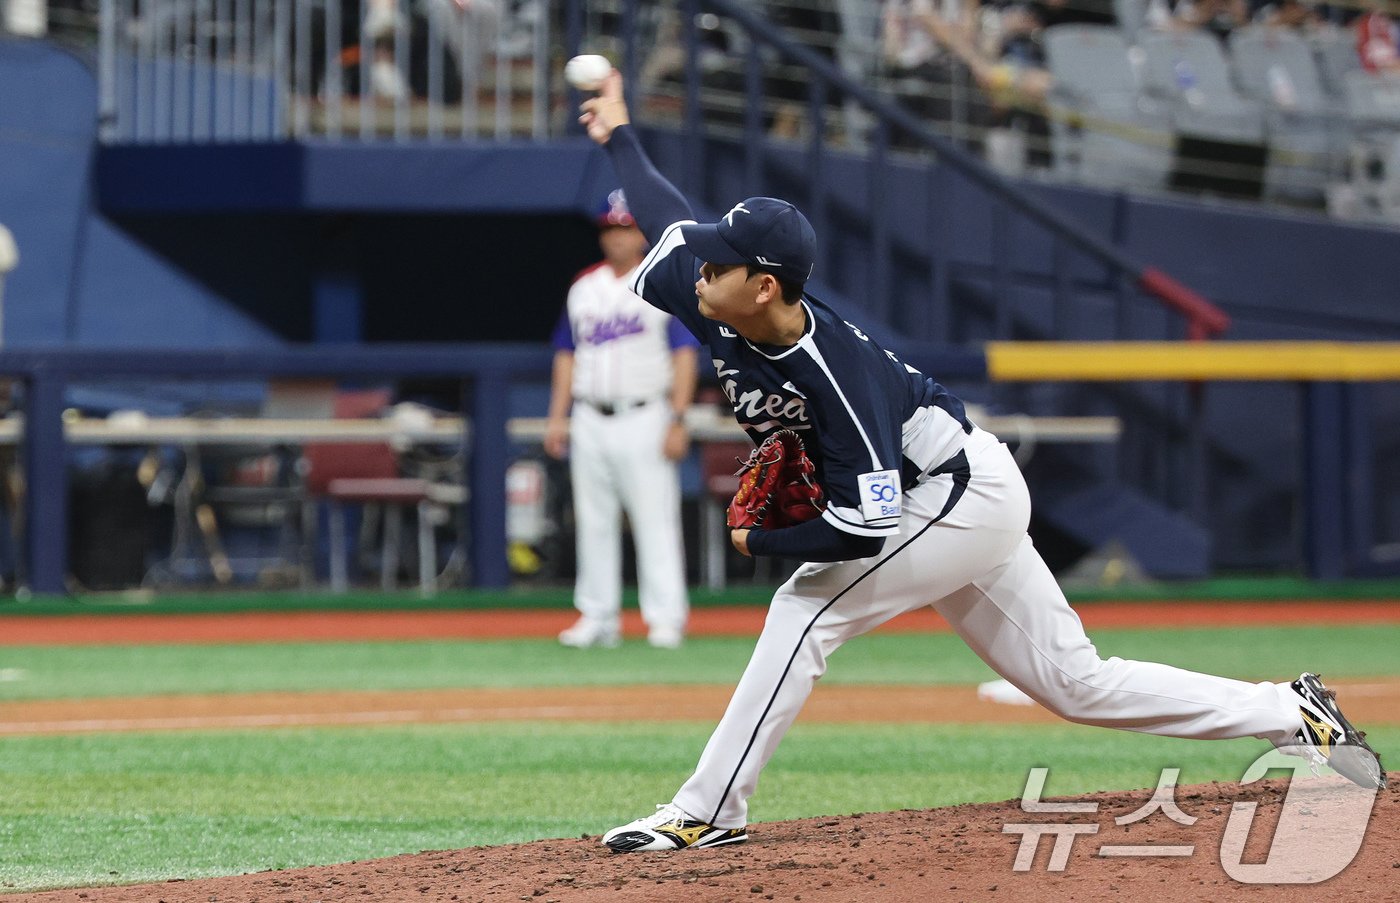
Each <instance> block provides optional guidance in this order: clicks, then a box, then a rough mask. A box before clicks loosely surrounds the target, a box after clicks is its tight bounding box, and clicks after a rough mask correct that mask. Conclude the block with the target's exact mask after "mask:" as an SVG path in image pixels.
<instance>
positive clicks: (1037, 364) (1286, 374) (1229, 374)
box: [987, 342, 1400, 382]
mask: <svg viewBox="0 0 1400 903" xmlns="http://www.w3.org/2000/svg"><path fill="white" fill-rule="evenodd" d="M987 375H988V376H989V377H990V378H991V379H993V380H997V381H1007V382H1015V381H1029V380H1065V381H1074V382H1079V381H1091V380H1099V381H1103V380H1178V379H1180V380H1290V381H1292V380H1320V381H1329V382H1331V381H1356V382H1378V381H1384V380H1400V342H989V343H988V344H987Z"/></svg>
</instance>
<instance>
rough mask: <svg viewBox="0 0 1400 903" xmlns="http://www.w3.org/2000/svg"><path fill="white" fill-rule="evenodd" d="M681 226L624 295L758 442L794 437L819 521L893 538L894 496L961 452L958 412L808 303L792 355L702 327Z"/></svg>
mask: <svg viewBox="0 0 1400 903" xmlns="http://www.w3.org/2000/svg"><path fill="white" fill-rule="evenodd" d="M682 222H689V220H687V221H682ZM681 224H682V223H680V222H678V223H674V224H672V225H671V226H670V227H669V228H666V229H665V230H664V231H663V232H662V234H661V236H660V239H659V240H658V241H656V242H655V243H654V245H653V248H652V250H651V253H650V254H648V256H647V258H646V260H645V261H643V263H642V265H641V266H640V267H638V269H637V271H636V273H635V275H634V276H633V282H632V289H633V291H635V292H636V293H637V294H639V295H641V296H642V297H643V298H645V299H646V300H647V301H648V302H650V303H651V304H654V305H656V306H657V307H659V308H661V309H662V310H665V311H666V312H668V313H671V314H673V315H675V317H676V319H677V320H679V321H680V322H681V323H683V324H684V325H685V326H686V327H687V328H688V329H690V330H691V332H693V333H694V334H695V337H696V338H698V339H699V340H700V341H702V342H704V343H705V344H706V345H708V346H709V347H710V351H711V354H712V357H713V359H714V365H715V373H716V374H717V375H718V376H719V381H720V386H721V387H722V388H723V390H724V393H725V395H726V396H727V397H728V399H729V402H730V404H731V405H732V406H733V408H734V416H735V417H736V418H737V419H738V421H739V425H740V426H741V427H743V428H744V430H745V431H746V432H747V433H748V434H749V436H750V438H752V439H753V440H754V442H755V443H756V444H757V443H759V442H762V441H763V439H764V438H765V437H766V436H767V435H768V434H770V433H772V432H774V431H775V430H778V429H782V428H788V429H792V430H795V431H796V432H797V433H798V435H800V436H802V438H803V442H804V444H805V445H806V448H807V452H808V454H809V455H810V456H811V458H812V461H813V463H815V464H816V467H817V479H818V481H819V482H820V484H821V486H822V488H823V489H824V490H825V492H826V495H827V500H828V507H827V510H826V514H825V515H824V517H825V519H826V521H827V522H828V523H830V524H831V525H832V526H834V527H836V528H838V529H839V530H842V531H843V532H846V533H850V534H855V535H859V536H886V535H889V534H891V533H893V532H895V530H896V528H897V526H898V523H899V517H900V513H901V505H902V498H903V492H904V491H905V490H907V489H908V488H910V486H911V485H912V484H913V483H914V482H916V481H917V480H918V479H920V478H921V477H922V476H924V475H926V474H928V473H929V472H930V471H933V470H935V469H937V467H938V466H939V465H940V464H943V463H944V462H945V461H947V460H948V459H949V458H951V457H953V456H954V455H956V454H957V453H958V452H959V451H961V449H962V446H963V438H964V436H965V435H966V434H967V433H968V432H970V431H971V424H970V423H969V422H968V420H967V418H966V415H965V414H964V411H963V405H962V402H960V401H959V400H958V399H957V398H956V397H955V396H953V395H952V394H950V393H949V392H948V391H947V390H946V389H944V388H943V387H942V386H940V385H939V384H938V383H936V382H934V381H933V380H932V379H929V378H928V377H926V376H924V375H923V374H922V373H920V372H919V371H918V370H916V369H914V368H913V367H910V366H908V365H907V364H904V363H901V362H900V361H899V360H898V359H897V358H896V357H895V356H894V355H893V354H891V353H890V352H888V351H886V350H885V349H883V348H881V347H880V346H879V345H878V344H877V343H875V342H874V341H873V340H872V339H870V337H869V336H867V335H865V334H864V333H863V332H861V331H860V329H859V328H857V327H856V326H854V325H853V324H851V323H849V322H846V321H845V320H842V319H841V317H839V316H838V315H837V314H836V313H835V312H834V311H832V310H831V309H830V308H829V307H827V306H825V305H824V304H822V303H821V302H820V301H818V300H816V299H815V298H812V297H811V296H804V297H803V299H802V301H801V302H800V303H801V304H802V305H803V306H804V308H805V309H806V313H807V330H806V333H805V334H804V335H803V337H802V338H801V339H800V340H799V341H798V342H797V344H795V345H791V346H786V347H776V346H764V345H761V344H757V343H754V342H750V341H749V340H747V339H745V338H744V337H743V336H740V335H738V334H737V333H736V332H735V331H734V330H733V329H731V328H730V327H728V326H726V325H724V324H723V323H721V322H719V321H717V320H711V319H708V318H707V317H705V316H704V315H702V314H701V313H700V311H699V308H698V306H697V299H696V296H695V282H696V280H697V279H698V278H699V269H700V261H698V260H696V258H695V256H694V255H693V254H692V253H691V252H690V251H689V250H688V249H687V247H686V245H685V243H684V241H683V240H682V239H681V235H680V231H679V229H678V228H677V227H678V226H679V225H681Z"/></svg>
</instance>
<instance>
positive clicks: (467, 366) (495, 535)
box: [0, 343, 552, 594]
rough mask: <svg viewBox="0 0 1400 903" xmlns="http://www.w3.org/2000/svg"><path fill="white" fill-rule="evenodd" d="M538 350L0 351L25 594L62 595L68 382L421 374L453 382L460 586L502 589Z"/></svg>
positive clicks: (544, 363)
mask: <svg viewBox="0 0 1400 903" xmlns="http://www.w3.org/2000/svg"><path fill="white" fill-rule="evenodd" d="M551 359H552V354H551V352H550V350H549V349H548V348H547V347H544V346H534V345H528V346H521V345H510V344H504V343H492V344H463V345H447V344H443V345H432V346H392V345H381V346H372V347H359V346H339V347H337V346H321V347H306V348H296V349H289V348H280V349H267V350H238V351H227V350H224V351H213V352H210V351H169V350H163V349H146V350H140V349H45V350H16V349H7V350H4V351H0V376H4V377H7V378H10V379H12V380H15V381H16V382H18V383H20V384H21V392H20V396H21V397H22V399H23V405H22V406H23V412H24V430H23V438H22V441H21V451H20V455H21V459H22V466H23V473H24V480H25V485H26V491H25V495H26V499H27V503H26V504H25V508H24V522H25V529H24V531H23V532H24V549H23V553H22V554H23V558H24V562H25V567H24V570H25V572H26V573H27V575H28V583H29V588H30V590H31V591H32V592H35V593H48V594H55V593H63V592H66V591H67V588H68V583H67V577H68V542H69V517H70V513H69V511H68V505H67V501H66V500H67V499H68V497H69V492H68V486H69V469H68V468H69V460H70V457H69V454H68V443H67V441H66V439H65V436H64V423H65V417H64V413H65V410H66V409H67V407H68V401H67V398H66V397H65V393H66V390H67V389H68V388H69V387H70V386H71V385H73V384H75V383H78V382H93V381H102V380H113V379H122V378H128V379H129V378H141V379H165V380H170V379H199V380H215V379H249V378H255V379H265V378H269V377H341V378H351V379H386V378H407V377H431V378H441V379H446V380H455V381H458V382H459V384H460V386H461V406H462V410H463V411H464V413H465V414H466V416H467V418H468V421H467V422H468V424H469V425H468V426H466V427H465V428H464V432H463V435H462V437H461V444H462V453H463V454H462V459H463V461H464V468H465V472H464V473H463V475H462V482H463V483H464V484H465V485H466V486H468V488H469V492H470V503H469V504H467V505H464V506H462V507H461V508H460V512H461V513H460V522H459V524H458V536H459V537H460V539H459V541H461V542H464V543H465V546H466V548H465V550H464V551H465V552H466V554H467V562H468V568H467V571H468V573H469V576H470V579H471V581H472V582H473V583H474V584H476V585H478V586H496V587H500V586H505V585H506V584H507V583H508V582H509V576H510V575H509V570H508V567H507V562H506V537H505V521H506V477H505V475H506V468H507V466H508V465H509V463H510V443H509V440H508V437H507V432H506V423H507V419H508V415H509V410H508V405H509V401H508V394H509V389H510V387H511V385H512V383H513V382H515V381H519V380H524V379H534V380H544V379H547V378H548V374H549V367H550V361H551Z"/></svg>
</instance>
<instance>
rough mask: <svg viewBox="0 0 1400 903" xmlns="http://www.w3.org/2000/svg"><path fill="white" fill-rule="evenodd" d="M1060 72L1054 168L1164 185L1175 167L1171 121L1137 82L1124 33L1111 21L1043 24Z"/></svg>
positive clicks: (1050, 62)
mask: <svg viewBox="0 0 1400 903" xmlns="http://www.w3.org/2000/svg"><path fill="white" fill-rule="evenodd" d="M1044 46H1045V56H1046V65H1047V66H1048V67H1049V70H1050V73H1051V75H1052V76H1053V77H1054V88H1053V89H1052V91H1051V95H1050V106H1051V116H1050V141H1051V148H1052V150H1053V151H1054V155H1055V169H1056V171H1058V172H1059V173H1061V174H1062V175H1065V176H1067V177H1070V178H1081V179H1083V180H1085V181H1092V182H1094V183H1095V184H1098V185H1119V186H1143V187H1148V188H1161V187H1162V186H1163V184H1164V183H1165V180H1166V174H1167V171H1168V170H1169V169H1170V167H1171V121H1170V119H1169V118H1168V116H1167V115H1166V110H1165V108H1164V107H1163V106H1162V105H1160V104H1157V105H1153V104H1151V103H1150V102H1148V101H1146V99H1145V98H1143V97H1142V95H1141V93H1140V92H1139V90H1138V81H1137V75H1136V73H1135V72H1134V71H1133V67H1132V64H1131V62H1130V60H1129V55H1128V54H1129V48H1128V42H1127V40H1126V39H1125V38H1124V36H1123V33H1122V32H1120V31H1119V30H1118V29H1117V28H1114V27H1112V26H1108V25H1056V26H1054V27H1051V28H1048V29H1046V31H1045V37H1044Z"/></svg>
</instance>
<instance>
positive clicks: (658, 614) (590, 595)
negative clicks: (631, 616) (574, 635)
mask: <svg viewBox="0 0 1400 903" xmlns="http://www.w3.org/2000/svg"><path fill="white" fill-rule="evenodd" d="M670 424H671V410H670V407H669V406H668V405H666V404H665V403H664V402H663V401H661V400H658V401H655V402H652V403H651V404H647V405H643V406H642V407H639V408H633V409H631V410H628V411H620V412H618V413H616V414H614V415H612V416H611V417H605V416H603V415H602V414H601V413H599V412H598V411H597V410H595V409H593V408H592V407H590V406H589V405H587V404H576V405H574V410H573V415H572V417H571V419H570V426H569V473H570V476H571V478H572V480H573V493H574V528H575V534H576V544H575V547H576V550H577V553H578V577H577V580H576V582H575V584H574V606H575V607H576V608H578V610H579V612H580V613H581V614H582V615H583V616H584V617H586V618H588V619H590V620H594V621H598V622H601V623H615V622H616V621H617V619H618V617H619V616H620V614H621V611H622V512H623V511H624V510H625V511H626V512H627V518H628V520H629V521H630V522H631V526H632V542H633V545H634V546H635V547H636V550H637V589H638V596H639V599H640V604H641V609H642V618H643V619H644V620H645V621H646V623H647V626H648V627H651V628H652V629H655V628H658V627H661V628H672V629H675V630H681V631H683V630H684V629H685V623H686V618H687V617H688V615H689V603H688V601H687V599H686V586H685V551H684V546H683V540H682V538H681V490H680V477H679V475H678V473H677V470H676V464H675V462H673V461H669V460H667V459H666V456H665V454H663V452H662V443H663V442H664V441H665V437H666V430H667V429H668V428H669V427H670Z"/></svg>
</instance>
